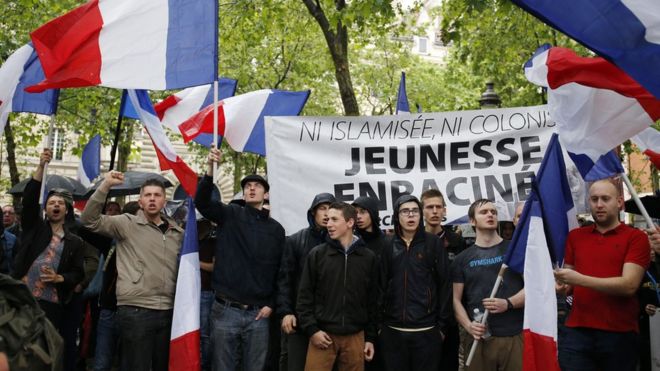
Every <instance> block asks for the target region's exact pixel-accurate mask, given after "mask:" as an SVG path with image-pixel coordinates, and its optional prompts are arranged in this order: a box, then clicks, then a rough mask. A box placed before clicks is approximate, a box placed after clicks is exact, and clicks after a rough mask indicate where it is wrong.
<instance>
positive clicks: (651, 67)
mask: <svg viewBox="0 0 660 371" xmlns="http://www.w3.org/2000/svg"><path fill="white" fill-rule="evenodd" d="M513 2H514V3H516V4H517V5H518V6H520V7H521V8H523V9H525V10H526V11H528V12H530V13H531V14H533V15H534V16H536V17H537V18H539V19H541V20H542V21H543V22H545V23H547V24H549V25H550V26H552V27H554V28H556V29H558V30H560V31H561V32H563V33H565V34H567V35H568V36H570V37H572V38H573V39H575V40H577V41H579V42H580V43H582V44H583V45H585V46H587V47H588V48H589V49H591V50H593V51H595V52H596V53H598V55H600V56H602V57H605V58H607V59H608V60H610V61H612V62H613V63H614V64H616V65H617V66H619V67H620V68H621V69H623V70H624V71H626V73H628V75H630V76H631V77H632V78H633V79H635V80H636V81H637V82H639V83H640V84H641V85H642V86H644V87H645V88H646V89H647V90H648V91H650V92H651V93H652V94H653V95H655V97H657V98H660V68H658V66H660V1H653V0H650V1H649V0H579V1H575V0H554V1H546V0H513Z"/></svg>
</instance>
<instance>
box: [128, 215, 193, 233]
mask: <svg viewBox="0 0 660 371" xmlns="http://www.w3.org/2000/svg"><path fill="white" fill-rule="evenodd" d="M135 216H136V218H137V220H136V222H137V223H138V224H142V225H147V224H151V225H154V224H153V223H151V222H150V221H148V220H147V218H145V217H144V211H142V210H138V212H137V214H135ZM160 218H161V219H163V220H167V224H169V228H172V229H175V230H177V231H178V232H181V233H183V228H181V227H179V225H178V224H176V222H175V221H174V219H172V218H170V217H168V216H167V215H165V214H163V213H161V214H160Z"/></svg>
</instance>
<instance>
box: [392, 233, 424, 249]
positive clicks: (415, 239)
mask: <svg viewBox="0 0 660 371" xmlns="http://www.w3.org/2000/svg"><path fill="white" fill-rule="evenodd" d="M394 239H395V240H396V241H398V242H400V243H402V244H404V245H405V244H406V243H405V241H403V238H401V236H400V235H399V234H398V233H397V234H395V237H394ZM425 239H426V231H424V230H417V232H416V233H415V235H414V236H413V239H412V241H411V242H410V246H413V245H414V244H416V243H417V242H419V241H424V240H425Z"/></svg>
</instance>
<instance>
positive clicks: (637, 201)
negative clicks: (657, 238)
mask: <svg viewBox="0 0 660 371" xmlns="http://www.w3.org/2000/svg"><path fill="white" fill-rule="evenodd" d="M621 178H623V181H624V183H626V187H628V191H629V192H630V195H631V196H632V198H633V200H635V204H636V205H637V207H638V208H639V211H640V212H641V213H642V216H643V217H644V219H645V220H646V224H647V225H648V227H649V229H655V224H653V220H652V219H651V216H650V215H649V213H648V211H646V208H645V207H644V204H643V203H642V200H640V199H639V196H638V195H637V192H636V191H635V188H634V187H633V185H632V183H631V182H630V178H628V175H627V174H626V173H621Z"/></svg>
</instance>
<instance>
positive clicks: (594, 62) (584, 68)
mask: <svg viewBox="0 0 660 371" xmlns="http://www.w3.org/2000/svg"><path fill="white" fill-rule="evenodd" d="M577 2H579V1H577ZM564 11H566V10H564ZM524 69H525V76H526V77H527V79H528V80H529V81H531V82H532V83H534V84H536V85H539V86H543V87H546V88H548V108H549V111H550V115H551V116H552V118H553V120H555V122H557V131H558V133H559V135H560V136H561V140H562V144H563V145H564V148H565V149H566V150H567V151H568V152H570V153H574V154H584V155H585V156H587V157H589V158H590V159H591V160H592V161H593V162H597V161H598V160H599V159H600V157H601V156H602V155H604V154H606V153H608V152H609V151H610V150H612V149H613V148H614V147H616V146H618V145H619V144H621V143H623V142H624V141H626V140H628V139H630V138H631V137H632V136H634V135H635V134H637V133H639V132H641V131H642V130H644V129H646V128H648V127H649V126H650V125H652V124H653V123H654V122H655V121H656V120H658V119H659V118H660V100H658V99H656V98H655V97H654V96H653V95H651V93H649V92H648V91H647V90H646V89H645V88H643V87H642V86H641V85H640V84H638V83H637V82H636V81H635V80H633V79H632V78H630V77H629V76H628V75H626V73H625V72H623V70H621V69H619V68H618V67H616V66H615V65H613V64H612V63H610V62H608V61H606V60H605V59H603V58H584V57H580V56H578V55H576V54H575V53H574V52H573V51H572V50H570V49H566V48H557V47H555V48H550V46H549V45H544V46H542V47H541V48H539V49H537V50H536V52H535V53H534V56H533V57H532V58H531V59H530V60H529V61H528V62H527V63H526V64H525V65H524Z"/></svg>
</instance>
